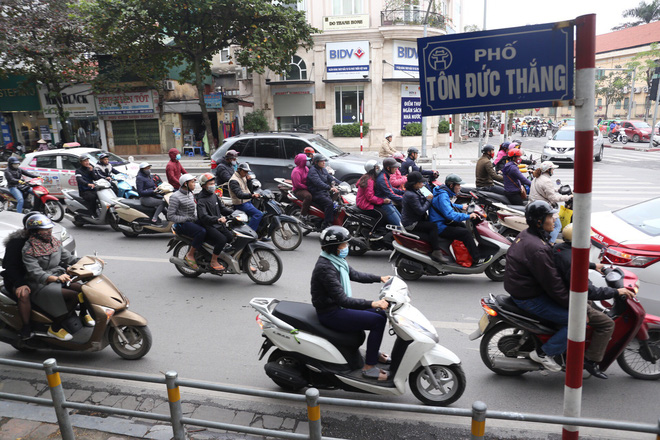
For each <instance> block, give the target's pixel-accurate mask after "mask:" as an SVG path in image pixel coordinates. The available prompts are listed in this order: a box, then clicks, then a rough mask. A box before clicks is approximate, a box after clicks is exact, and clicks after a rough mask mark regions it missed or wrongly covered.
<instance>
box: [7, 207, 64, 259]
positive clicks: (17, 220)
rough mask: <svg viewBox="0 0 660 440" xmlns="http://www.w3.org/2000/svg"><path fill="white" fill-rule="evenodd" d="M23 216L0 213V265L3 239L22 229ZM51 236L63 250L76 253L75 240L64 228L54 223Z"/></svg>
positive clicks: (12, 213)
mask: <svg viewBox="0 0 660 440" xmlns="http://www.w3.org/2000/svg"><path fill="white" fill-rule="evenodd" d="M23 217H24V216H23V214H19V213H17V212H12V211H1V212H0V263H1V262H2V259H3V258H4V256H5V239H6V238H7V236H8V235H9V234H11V233H12V232H14V231H16V230H18V229H22V228H23ZM53 235H54V236H55V237H57V238H59V239H60V240H61V241H62V244H63V245H64V248H65V249H66V250H68V251H69V252H71V253H72V254H75V253H76V240H75V239H74V238H73V236H71V234H69V232H68V231H67V230H66V228H65V227H64V226H62V225H61V224H59V223H55V226H54V227H53Z"/></svg>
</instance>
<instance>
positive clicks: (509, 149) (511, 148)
mask: <svg viewBox="0 0 660 440" xmlns="http://www.w3.org/2000/svg"><path fill="white" fill-rule="evenodd" d="M517 146H518V144H516V143H515V142H512V143H510V144H509V148H508V150H507V151H511V150H513V149H514V148H516V147H517Z"/></svg>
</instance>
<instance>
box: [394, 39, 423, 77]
mask: <svg viewBox="0 0 660 440" xmlns="http://www.w3.org/2000/svg"><path fill="white" fill-rule="evenodd" d="M393 52H394V53H393V57H394V59H393V62H392V65H393V66H394V70H393V75H392V76H393V77H394V78H419V61H418V59H417V58H418V57H417V42H416V41H404V40H394V51H393Z"/></svg>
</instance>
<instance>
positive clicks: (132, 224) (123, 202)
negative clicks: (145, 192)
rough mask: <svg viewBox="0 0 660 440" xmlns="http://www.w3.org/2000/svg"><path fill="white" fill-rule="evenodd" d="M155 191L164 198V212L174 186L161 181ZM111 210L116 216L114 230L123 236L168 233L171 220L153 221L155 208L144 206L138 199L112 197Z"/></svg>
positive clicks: (171, 224) (170, 228) (170, 229)
mask: <svg viewBox="0 0 660 440" xmlns="http://www.w3.org/2000/svg"><path fill="white" fill-rule="evenodd" d="M156 192H157V193H158V194H160V195H162V196H163V199H164V200H165V212H167V205H168V202H169V200H170V197H171V195H172V193H173V192H174V187H173V186H172V185H170V184H169V183H161V184H160V185H158V187H157V188H156ZM112 211H113V213H114V214H115V215H116V217H117V228H116V229H115V230H117V231H119V232H121V233H122V234H124V236H125V237H129V238H134V237H137V236H138V235H140V234H170V233H171V232H172V226H173V225H174V223H173V222H171V221H167V222H161V223H153V222H152V221H151V219H152V217H153V215H154V213H155V212H156V208H152V207H151V206H144V205H142V202H140V199H134V198H130V199H123V198H119V197H115V198H113V199H112Z"/></svg>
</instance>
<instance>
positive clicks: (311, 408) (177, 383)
mask: <svg viewBox="0 0 660 440" xmlns="http://www.w3.org/2000/svg"><path fill="white" fill-rule="evenodd" d="M0 365H8V366H12V367H19V368H28V369H32V370H42V369H43V370H44V371H45V372H46V379H47V382H48V387H49V389H50V394H51V399H44V398H39V397H31V396H23V395H19V394H10V393H3V392H0V399H4V400H13V401H18V402H26V403H34V404H37V405H43V406H52V407H53V408H54V410H55V414H56V416H57V422H58V425H59V427H60V432H61V434H62V440H75V435H74V433H73V427H72V425H71V420H70V419H69V413H68V411H66V409H67V408H70V409H79V410H92V411H96V412H100V413H105V414H116V415H122V416H130V417H135V418H140V419H147V420H154V421H159V422H169V423H170V424H171V426H172V433H173V437H172V438H173V439H174V440H186V438H187V434H186V430H185V426H186V425H192V426H201V427H206V428H214V429H222V430H225V431H233V432H241V433H244V434H255V435H264V436H270V437H276V438H284V439H309V440H346V439H337V438H332V437H323V436H322V435H321V427H322V424H321V407H320V405H321V404H325V405H333V406H343V407H349V408H351V407H352V408H369V409H382V410H389V411H399V412H415V413H420V414H436V415H446V416H458V417H470V418H471V419H472V425H471V438H472V439H483V438H484V435H485V433H486V418H491V419H499V420H512V421H519V422H533V423H546V424H554V425H573V426H581V427H588V428H601V429H611V430H617V431H630V432H642V433H649V434H656V436H657V437H656V438H657V440H660V420H658V424H657V425H652V424H643V423H632V422H622V421H612V420H603V419H589V418H583V417H575V418H574V417H563V416H549V415H542V414H525V413H514V412H507V411H490V410H488V409H487V407H486V404H485V403H483V402H480V401H476V402H474V403H473V404H472V409H466V408H443V407H436V406H421V405H408V404H400V403H387V402H370V401H366V400H352V399H343V398H333V397H320V395H319V391H318V390H317V389H316V388H309V389H307V391H306V392H305V395H304V396H303V395H300V394H290V393H283V392H277V391H266V390H255V389H249V388H241V387H235V386H230V385H221V384H214V383H209V382H202V381H195V380H187V379H179V378H178V375H177V373H176V372H174V371H168V372H167V373H165V377H164V378H158V377H153V376H146V375H140V374H134V373H121V372H114V371H104V370H92V369H85V368H75V367H60V366H58V365H57V362H56V361H55V359H52V358H51V359H47V360H46V361H44V363H43V364H38V363H33V362H24V361H15V360H10V359H0ZM60 373H68V374H75V375H82V376H95V377H104V378H109V379H123V380H130V381H135V382H148V383H156V384H163V385H165V386H166V390H167V400H168V402H169V408H170V415H169V416H167V415H162V414H151V413H147V412H143V411H134V410H128V409H121V408H113V407H107V406H100V405H89V404H84V403H76V402H69V401H67V400H66V398H65V395H64V389H63V388H62V380H61V378H60ZM181 386H183V387H187V388H196V389H203V390H209V391H219V392H224V393H234V394H242V395H248V396H256V397H268V398H274V399H282V400H288V401H293V402H300V403H302V402H305V403H306V404H307V420H308V423H309V434H296V433H292V432H283V431H277V430H274V429H264V428H253V427H250V426H242V425H233V424H229V423H221V422H213V421H208V420H199V419H192V418H189V417H183V411H182V408H181V393H180V391H179V387H181Z"/></svg>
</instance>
